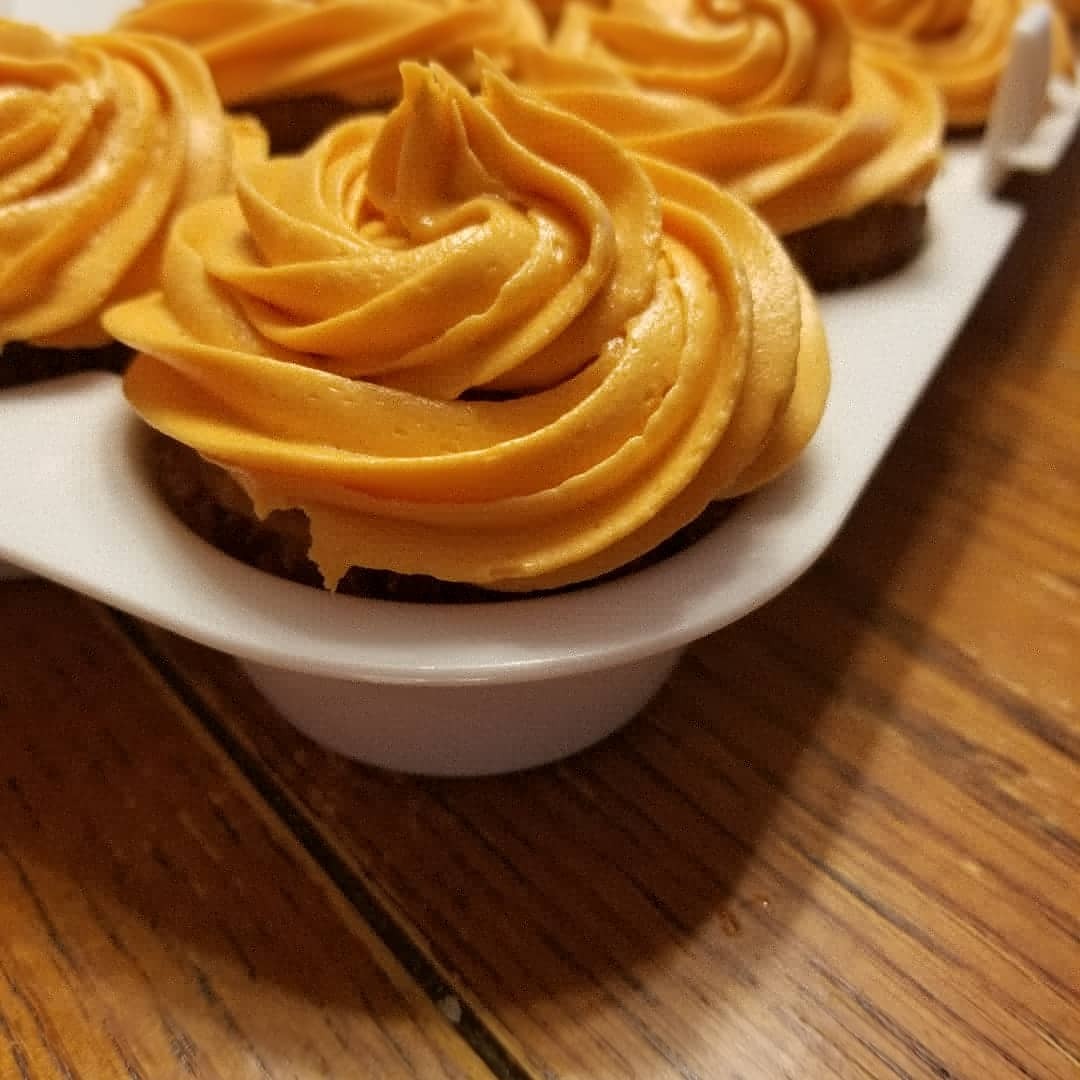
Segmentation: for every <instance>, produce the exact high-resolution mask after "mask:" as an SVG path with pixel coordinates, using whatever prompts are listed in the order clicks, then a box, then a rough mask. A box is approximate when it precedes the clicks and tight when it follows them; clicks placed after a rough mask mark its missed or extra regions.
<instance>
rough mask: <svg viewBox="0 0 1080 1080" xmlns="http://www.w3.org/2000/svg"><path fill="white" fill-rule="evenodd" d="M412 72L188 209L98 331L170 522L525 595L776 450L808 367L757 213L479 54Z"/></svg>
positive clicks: (818, 345)
mask: <svg viewBox="0 0 1080 1080" xmlns="http://www.w3.org/2000/svg"><path fill="white" fill-rule="evenodd" d="M402 80H403V87H404V96H403V100H402V103H401V104H400V105H399V106H398V107H397V108H396V109H395V110H394V111H393V112H391V113H390V114H389V115H388V116H387V117H385V118H377V117H365V118H357V119H354V120H350V121H346V122H345V123H342V124H340V125H338V126H337V127H335V128H334V129H332V130H331V131H330V132H328V133H327V134H326V135H325V136H323V137H322V138H321V139H320V140H319V141H318V142H317V143H316V144H315V145H314V146H313V147H312V148H311V149H310V150H309V151H307V152H306V153H305V154H303V155H299V156H296V157H290V158H279V159H272V160H271V161H269V162H267V163H264V164H259V165H255V166H253V167H250V168H248V169H247V170H245V173H244V176H243V177H242V179H241V180H240V181H239V183H238V186H237V190H236V192H235V194H232V195H228V196H225V197H221V198H218V199H214V200H210V201H208V202H205V203H203V204H202V205H201V206H199V207H196V208H194V209H192V210H190V211H188V212H186V213H185V214H184V215H183V216H182V218H181V219H180V221H179V222H178V225H177V227H176V229H175V230H174V231H173V234H172V237H171V240H170V243H169V246H168V249H167V253H166V259H165V268H164V273H163V279H162V280H163V286H162V289H161V291H159V292H156V293H154V294H151V295H149V296H146V297H143V298H141V299H138V300H134V301H132V302H130V303H127V304H123V305H120V306H118V307H115V308H113V309H112V310H111V311H110V313H109V315H108V317H107V325H108V327H109V329H110V331H111V332H112V333H114V334H115V335H116V336H117V337H118V338H119V339H120V340H122V341H124V342H126V343H127V344H129V345H130V346H132V347H133V348H135V349H136V350H138V353H139V354H138V356H137V357H136V359H135V360H134V362H133V364H132V366H131V368H130V369H129V371H128V373H127V376H126V379H125V391H126V394H127V396H128V399H129V401H130V402H131V404H132V405H133V406H134V408H135V410H136V411H137V412H138V413H139V415H140V416H142V417H143V418H144V419H145V420H146V422H147V423H148V424H149V425H150V426H151V427H152V428H154V429H156V430H157V431H158V432H160V433H161V434H162V435H163V436H165V437H167V439H168V440H169V443H167V444H166V446H167V448H168V449H167V450H166V451H165V452H164V453H163V454H162V455H160V457H159V463H160V468H159V476H158V481H157V482H158V483H159V484H160V485H161V489H162V490H163V491H164V492H166V493H167V494H168V495H169V497H170V499H171V501H172V502H173V504H174V505H175V506H177V507H178V508H179V509H180V511H181V513H183V514H184V516H185V518H186V519H187V520H188V521H189V523H191V524H192V525H193V526H194V527H195V528H196V529H197V530H199V531H201V532H203V533H204V534H205V535H213V536H214V538H215V539H219V540H220V541H221V542H222V546H225V547H227V548H228V549H229V550H230V551H232V552H233V553H235V554H239V555H241V557H244V558H247V559H248V560H249V561H252V562H254V563H255V564H256V565H260V566H266V567H268V568H271V569H276V570H279V572H283V573H287V574H288V575H289V576H297V577H301V578H302V579H304V578H311V579H313V581H314V582H315V583H319V584H322V585H323V586H325V587H326V588H328V589H334V588H335V587H338V586H339V585H345V586H346V587H348V586H349V585H350V582H351V586H352V591H356V592H361V593H365V594H367V595H375V596H382V597H386V596H395V595H402V592H403V590H404V591H405V592H406V593H407V594H408V595H409V597H410V598H411V599H416V600H425V599H429V598H434V599H440V598H445V595H444V594H443V593H442V592H441V591H440V590H441V587H442V586H447V587H450V588H451V589H458V588H464V589H466V590H478V589H479V590H484V592H485V595H489V594H496V595H498V596H502V597H506V596H507V595H508V594H510V595H521V594H535V593H537V592H542V591H549V590H555V589H562V588H565V587H568V586H574V585H580V584H582V583H586V582H592V581H596V580H598V579H600V578H602V577H605V576H608V575H611V574H615V573H619V572H620V571H624V570H625V569H627V568H628V567H634V566H638V565H639V560H641V559H643V558H648V557H649V556H650V553H655V552H656V551H657V549H661V550H663V545H664V544H665V542H669V541H670V540H671V538H672V537H676V536H677V535H678V534H679V533H680V530H684V529H686V528H687V527H691V528H693V523H695V522H700V521H702V515H706V518H705V519H704V520H705V522H706V524H708V521H709V518H708V515H709V514H710V513H711V512H712V511H710V507H712V506H714V504H716V503H718V502H721V503H723V502H726V501H730V500H732V499H734V498H735V497H736V496H740V495H743V494H745V493H746V492H748V491H750V490H752V489H754V488H756V487H758V486H760V485H762V484H764V483H767V482H768V481H769V480H771V479H772V478H773V477H775V476H776V475H778V474H779V473H781V472H782V471H783V470H784V469H785V468H786V467H787V466H788V465H789V464H790V463H791V462H792V461H793V460H794V459H795V458H796V457H797V456H798V454H799V452H800V451H801V450H802V448H803V447H804V446H805V444H806V443H807V441H808V440H809V438H810V436H811V434H812V433H813V431H814V429H815V427H816V426H817V423H818V420H819V419H820V417H821V414H822V410H823V407H824V402H825V395H826V391H827V386H828V358H827V351H826V346H825V342H824V340H823V333H822V327H821V322H820V319H819V316H818V311H817V308H816V305H815V302H814V300H813V298H812V296H811V295H810V294H809V291H808V289H807V287H806V286H805V284H804V283H803V281H802V279H801V278H800V277H799V275H798V274H797V272H796V271H795V269H794V268H793V265H792V263H791V262H790V260H789V258H788V257H787V255H786V253H785V252H784V250H783V248H782V246H781V245H780V244H779V242H778V241H777V240H776V239H775V238H774V236H773V234H772V233H771V231H770V230H769V229H768V228H767V227H766V226H765V225H764V224H763V223H762V222H761V221H760V220H759V219H758V218H757V216H756V215H755V214H754V213H753V212H752V211H751V210H749V209H748V208H747V207H746V206H745V205H744V204H743V203H741V202H740V201H738V200H736V199H734V198H733V197H731V196H729V195H727V194H725V193H723V192H721V191H720V190H719V189H717V188H716V187H715V186H714V185H711V184H709V183H706V182H705V181H702V180H700V179H699V178H697V177H694V176H692V175H691V174H689V173H687V172H685V171H683V170H678V169H673V168H670V167H668V166H665V165H662V164H659V163H655V162H648V163H645V164H641V163H639V162H638V161H637V160H636V159H635V158H634V157H633V156H632V155H630V154H629V153H627V152H626V151H625V150H624V149H623V148H621V147H620V146H619V145H618V143H617V142H616V141H615V140H614V139H612V138H610V137H609V136H607V135H606V134H604V133H603V132H602V131H600V130H599V129H598V128H595V127H593V126H591V125H589V124H587V123H585V122H583V121H582V120H580V119H578V118H576V117H574V116H572V115H570V114H567V113H564V112H562V111H561V110H558V109H556V108H555V107H553V106H552V105H550V104H549V103H547V102H545V101H543V100H542V99H540V98H538V97H535V96H533V95H531V94H529V93H528V92H526V91H523V90H522V89H520V88H519V87H517V86H515V85H513V84H512V83H511V82H510V81H508V80H507V79H506V78H505V77H504V76H502V75H501V74H499V73H498V72H497V71H496V70H494V68H491V67H487V68H486V69H485V71H484V77H483V88H482V91H481V92H480V93H479V94H477V95H476V96H473V95H471V94H470V92H469V91H468V90H467V89H466V88H465V87H464V86H463V85H462V84H461V83H460V82H458V81H457V80H456V79H455V78H454V77H453V76H452V75H450V74H449V73H448V72H446V71H445V70H443V69H441V68H439V67H437V66H436V67H430V68H428V67H422V66H419V65H416V64H407V65H404V66H403V68H402ZM185 458H186V459H187V461H188V463H189V464H190V463H191V462H192V461H194V463H195V467H193V468H192V467H188V465H185V464H184V463H183V459H185ZM178 459H179V461H178ZM203 463H205V466H204V465H203ZM735 512H736V513H737V512H738V511H737V510H736V511H735ZM222 523H225V527H226V529H227V530H231V531H232V532H233V533H234V535H233V536H232V538H231V539H232V542H231V543H228V542H224V539H222V538H220V529H221V526H222ZM429 588H430V589H432V590H434V591H433V592H428V591H427V590H428V589H429ZM450 598H451V599H461V598H465V599H472V598H473V594H472V593H471V592H468V593H466V595H465V596H464V597H462V596H461V595H460V594H458V593H453V592H452V594H451V596H450ZM339 602H340V603H349V601H348V600H344V599H343V600H340V601H339Z"/></svg>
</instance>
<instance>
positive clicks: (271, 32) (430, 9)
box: [120, 0, 545, 106]
mask: <svg viewBox="0 0 1080 1080" xmlns="http://www.w3.org/2000/svg"><path fill="white" fill-rule="evenodd" d="M120 25H122V26H125V27H128V28H130V29H139V30H147V31H152V32H154V33H160V34H168V35H169V36H171V37H175V38H180V39H181V40H183V41H185V42H187V43H188V44H189V45H191V46H192V47H194V48H195V49H197V50H198V51H199V52H200V53H201V55H202V56H203V58H204V59H205V60H206V62H207V64H209V66H210V70H211V71H212V72H213V74H214V80H215V82H216V83H217V86H218V90H219V91H220V93H221V97H222V100H223V101H224V102H225V103H226V104H227V105H235V104H238V103H247V102H259V101H273V100H280V99H284V98H297V97H305V96H311V95H324V96H330V97H335V98H340V99H341V100H343V101H347V102H351V103H352V104H355V105H357V106H372V105H376V106H382V105H386V104H389V103H392V102H394V101H396V100H397V99H398V96H399V94H400V92H401V84H400V79H399V75H398V67H399V65H400V64H401V62H402V61H404V60H409V59H423V60H434V61H438V62H439V63H440V64H442V65H443V66H444V67H447V68H449V69H450V70H451V71H453V72H454V73H455V74H456V75H458V76H459V77H460V78H462V79H464V80H465V81H466V82H469V83H472V82H474V81H475V78H476V76H477V73H476V67H475V60H474V53H475V51H476V50H481V51H482V52H484V53H485V54H486V55H487V56H489V57H491V58H492V59H493V60H494V61H495V62H500V61H501V60H502V59H503V58H504V57H505V55H506V52H507V50H508V48H509V47H510V46H511V45H514V44H517V43H519V42H522V41H541V40H543V38H544V36H545V30H544V25H543V21H542V19H541V17H540V15H539V12H538V11H537V10H536V8H535V7H533V5H532V3H531V0H146V2H145V3H144V4H143V5H142V6H141V7H138V8H135V9H134V10H132V11H131V12H129V13H128V14H126V15H125V16H124V17H123V18H122V20H121V23H120Z"/></svg>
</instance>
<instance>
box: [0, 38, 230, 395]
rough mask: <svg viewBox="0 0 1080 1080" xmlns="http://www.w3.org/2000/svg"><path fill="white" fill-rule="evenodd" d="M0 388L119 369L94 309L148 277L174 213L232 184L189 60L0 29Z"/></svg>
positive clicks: (164, 51) (153, 48)
mask: <svg viewBox="0 0 1080 1080" xmlns="http://www.w3.org/2000/svg"><path fill="white" fill-rule="evenodd" d="M0 130H2V132H3V135H2V137H0V250H2V251H3V252H4V261H3V266H2V268H0V346H2V347H3V352H2V354H0V384H3V385H10V384H12V383H17V382H25V381H27V380H30V379H35V378H40V377H44V376H47V375H55V374H61V373H64V372H68V371H75V370H81V369H83V368H86V367H110V368H114V369H115V368H117V367H119V366H120V365H121V364H122V363H123V360H124V358H125V357H126V355H127V350H126V349H124V348H122V347H120V346H116V345H115V344H114V343H112V338H111V336H110V335H109V333H108V332H107V331H106V330H105V329H104V327H103V326H102V323H101V316H102V313H103V312H104V310H105V309H106V308H107V307H108V306H109V305H110V304H113V303H116V302H117V301H120V300H125V299H127V298H129V297H132V296H135V295H137V294H138V293H140V292H142V291H144V290H146V289H149V288H152V287H153V286H154V285H156V283H157V272H158V269H159V266H160V263H161V256H162V252H163V250H164V244H165V236H166V234H167V232H168V228H169V226H170V224H171V223H172V220H173V218H174V217H175V216H176V214H177V213H178V212H179V211H180V210H182V209H183V208H184V207H186V206H189V205H191V204H192V203H195V202H198V201H199V200H201V199H204V198H207V197H209V196H212V195H218V194H221V193H222V192H224V191H226V190H228V189H229V187H230V186H231V183H232V171H233V170H232V157H231V155H232V143H231V139H230V132H229V130H228V128H227V125H226V119H225V116H224V113H223V112H222V108H221V104H220V102H219V100H218V97H217V93H216V92H215V90H214V85H213V82H212V81H211V79H210V75H209V72H208V71H207V69H206V66H205V65H204V64H203V62H202V61H201V60H200V59H199V57H198V56H197V55H195V54H194V53H193V52H191V51H190V50H188V49H187V48H185V47H184V46H182V45H180V44H178V43H176V42H171V41H165V40H158V39H155V38H151V37H148V36H146V35H142V34H128V33H123V34H121V33H117V34H103V35H99V36H88V37H73V38H64V37H59V36H57V35H54V34H50V33H48V32H46V31H44V30H40V29H38V28H36V27H32V26H26V25H24V24H21V23H15V22H7V21H0Z"/></svg>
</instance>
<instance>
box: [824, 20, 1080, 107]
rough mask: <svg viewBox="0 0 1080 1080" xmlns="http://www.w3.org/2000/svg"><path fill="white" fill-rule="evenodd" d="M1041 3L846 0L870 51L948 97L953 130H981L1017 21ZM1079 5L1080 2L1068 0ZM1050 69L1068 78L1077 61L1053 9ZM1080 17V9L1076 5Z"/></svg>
mask: <svg viewBox="0 0 1080 1080" xmlns="http://www.w3.org/2000/svg"><path fill="white" fill-rule="evenodd" d="M1036 2H1038V0H959V2H957V0H921V2H920V3H912V2H910V0H908V2H906V3H904V2H901V3H893V2H890V3H882V2H881V0H841V3H842V6H843V8H844V11H845V12H846V14H847V15H848V17H849V18H850V20H851V26H852V29H853V32H854V34H855V37H856V40H858V41H859V42H860V43H861V44H862V45H863V46H864V47H865V48H866V49H867V50H868V51H869V52H872V53H874V54H876V55H881V56H886V57H891V58H894V59H900V60H902V61H903V62H904V63H905V64H909V65H910V66H911V67H913V68H915V69H917V70H918V71H921V72H923V73H924V74H925V75H926V76H927V77H928V78H929V79H931V80H932V81H933V82H934V84H935V85H936V86H937V87H938V88H939V89H940V90H941V92H942V94H943V95H944V97H945V109H946V114H947V116H948V123H949V126H950V127H953V128H970V127H981V126H982V125H983V124H985V123H986V121H987V119H988V118H989V116H990V106H991V104H992V102H993V100H994V94H995V92H996V90H997V85H998V82H999V81H1000V79H1001V76H1002V74H1003V73H1004V71H1005V66H1006V64H1007V63H1008V60H1009V54H1010V50H1011V46H1012V32H1013V27H1014V26H1015V24H1016V20H1017V18H1018V17H1019V16H1020V14H1021V13H1022V12H1023V11H1024V10H1026V9H1027V8H1029V7H1031V6H1033V4H1034V3H1036ZM1071 2H1072V3H1073V4H1074V5H1076V0H1071ZM1048 7H1049V9H1050V11H1051V12H1052V13H1053V23H1052V27H1053V60H1052V64H1051V69H1052V70H1053V71H1054V72H1055V73H1056V74H1058V75H1060V76H1064V77H1067V78H1071V77H1072V74H1073V65H1074V56H1073V49H1072V44H1071V42H1070V40H1069V30H1068V26H1067V24H1066V21H1065V18H1064V17H1063V16H1062V15H1061V13H1060V12H1058V11H1057V10H1056V8H1055V7H1054V5H1053V4H1050V5H1048ZM1076 10H1077V12H1080V5H1076Z"/></svg>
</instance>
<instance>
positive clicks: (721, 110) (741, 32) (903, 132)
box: [515, 0, 943, 233]
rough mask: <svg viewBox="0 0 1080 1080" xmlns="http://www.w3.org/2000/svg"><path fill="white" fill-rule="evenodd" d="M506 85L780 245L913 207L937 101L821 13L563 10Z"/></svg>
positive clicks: (786, 9)
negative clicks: (720, 203) (657, 167)
mask: <svg viewBox="0 0 1080 1080" xmlns="http://www.w3.org/2000/svg"><path fill="white" fill-rule="evenodd" d="M515 74H516V75H517V77H519V78H520V79H521V80H522V82H524V83H525V84H526V85H529V86H531V87H532V88H534V89H535V90H537V91H538V92H540V93H542V94H543V95H544V96H545V97H546V98H547V99H548V100H550V101H551V102H552V103H554V104H556V105H558V106H560V107H561V108H564V109H567V110H569V111H571V112H573V113H575V114H577V115H579V116H581V117H583V118H585V119H587V120H589V121H591V122H592V123H595V124H598V125H599V126H600V127H602V128H604V129H605V130H606V131H608V132H610V133H611V134H613V135H614V136H616V138H618V139H619V140H620V141H621V142H622V143H623V144H624V145H626V146H627V147H629V148H630V149H632V150H634V151H636V152H637V153H639V154H643V155H647V156H649V157H655V158H658V159H661V160H664V161H667V162H670V163H672V164H676V165H680V166H682V167H684V168H688V169H691V170H693V171H695V172H698V173H701V174H702V175H704V176H707V177H708V178H709V179H711V180H714V181H716V182H717V183H720V184H721V185H723V186H724V187H725V188H727V189H729V190H731V191H733V192H735V193H736V194H737V195H739V196H740V197H741V198H743V199H745V200H746V201H748V202H749V203H751V204H752V205H753V206H754V207H755V208H756V209H757V210H758V211H759V212H760V213H761V215H762V216H763V217H764V218H765V219H766V221H768V222H769V224H770V225H772V226H773V228H775V229H776V230H777V231H779V232H781V233H789V232H793V231H796V230H799V229H804V228H808V227H810V226H813V225H817V224H820V223H821V222H824V221H827V220H830V219H833V218H838V217H847V216H849V215H852V214H855V213H857V212H858V211H860V210H863V209H865V208H866V207H869V206H872V205H874V204H877V203H885V202H894V203H896V202H899V203H916V202H919V201H921V199H922V198H923V196H924V193H925V191H926V188H927V187H928V185H929V184H930V181H931V180H932V179H933V177H934V175H935V174H936V172H937V169H938V166H939V161H940V153H941V142H942V133H943V114H942V107H941V100H940V96H939V94H938V93H937V91H936V90H935V88H934V87H933V86H932V84H931V83H930V82H929V81H928V80H927V79H926V78H925V77H923V76H920V75H918V74H917V73H915V72H913V71H911V70H910V69H908V68H906V67H904V66H902V65H900V64H897V63H893V62H890V61H887V60H884V59H882V58H878V57H869V56H867V55H864V54H863V53H862V51H860V50H858V49H854V48H853V47H852V43H851V41H850V36H849V33H848V30H847V28H846V24H845V22H844V20H843V18H842V17H841V16H840V14H839V12H838V9H837V8H836V6H835V5H834V4H833V3H832V0H814V2H812V3H811V2H807V3H796V2H795V0H756V2H748V3H739V2H731V3H713V4H709V5H705V4H693V3H689V2H684V3H666V4H661V3H659V2H658V0H653V2H648V0H636V2H634V0H623V2H620V0H614V2H613V3H612V4H611V9H610V11H606V12H599V11H595V10H592V9H589V8H586V7H584V6H581V5H578V4H571V5H569V6H568V7H567V10H566V14H565V16H564V19H563V22H562V23H561V24H560V27H559V29H558V30H557V32H556V34H555V37H554V39H553V43H552V48H549V49H545V48H536V47H534V48H522V49H519V50H518V51H517V54H516V68H515Z"/></svg>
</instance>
